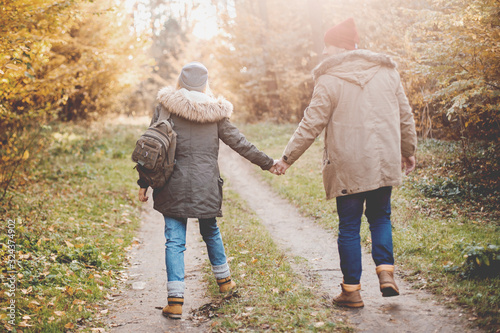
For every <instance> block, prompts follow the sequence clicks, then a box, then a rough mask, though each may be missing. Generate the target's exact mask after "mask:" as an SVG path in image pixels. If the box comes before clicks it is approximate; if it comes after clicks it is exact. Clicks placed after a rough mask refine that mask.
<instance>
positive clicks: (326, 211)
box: [238, 123, 500, 332]
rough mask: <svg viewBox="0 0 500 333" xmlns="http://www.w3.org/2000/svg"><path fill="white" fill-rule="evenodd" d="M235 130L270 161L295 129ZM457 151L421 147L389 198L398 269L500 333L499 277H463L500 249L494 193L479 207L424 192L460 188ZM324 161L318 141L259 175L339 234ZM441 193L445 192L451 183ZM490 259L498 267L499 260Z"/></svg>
mask: <svg viewBox="0 0 500 333" xmlns="http://www.w3.org/2000/svg"><path fill="white" fill-rule="evenodd" d="M238 126H239V128H240V129H241V130H242V131H243V132H244V134H245V135H246V136H247V138H248V139H249V140H250V141H251V142H253V143H254V144H256V145H257V146H258V147H259V148H260V149H262V150H263V151H264V152H266V153H267V154H268V155H270V156H273V157H274V158H279V157H280V156H281V154H282V152H283V149H284V147H285V146H286V144H287V142H288V140H289V139H290V136H291V135H292V134H293V132H294V130H295V128H296V125H290V124H286V125H276V124H271V123H259V124H250V125H244V124H240V125H238ZM270 134H271V135H270ZM458 151H459V146H458V144H454V143H451V142H443V141H437V140H427V141H421V142H419V150H418V153H417V159H418V163H417V169H416V171H415V172H414V173H412V174H410V176H409V177H405V179H404V184H403V185H402V186H400V187H397V188H395V189H394V191H393V196H392V211H393V215H392V222H393V235H394V251H395V258H396V264H397V265H398V266H399V267H400V268H402V269H403V270H404V271H405V272H407V274H408V275H407V276H406V278H407V279H408V280H410V281H412V282H414V287H415V288H426V289H428V290H430V291H432V292H434V293H435V294H436V295H439V297H440V299H441V300H442V301H443V302H445V303H447V304H448V305H450V306H454V305H455V304H459V305H461V306H463V307H464V308H466V309H469V310H470V312H471V315H470V317H469V318H468V319H469V320H470V322H471V324H476V325H478V326H480V327H483V328H485V329H487V330H488V331H491V332H496V331H497V330H498V329H500V316H499V313H500V312H499V311H500V308H499V305H500V292H499V291H500V272H498V270H497V271H496V273H495V272H494V271H493V273H492V274H489V276H486V277H484V276H483V277H480V276H472V277H471V276H466V274H464V272H465V268H467V267H468V266H470V264H471V263H470V261H471V260H470V259H474V261H476V260H477V262H476V263H475V264H474V265H475V268H476V269H481V268H488V267H487V264H491V263H490V262H489V261H491V256H490V260H489V261H488V258H486V257H485V255H486V252H487V251H489V250H491V251H494V249H498V245H499V243H500V239H499V237H498V235H499V231H500V230H499V229H500V224H499V221H498V220H496V219H495V217H496V216H497V213H498V212H497V208H493V206H492V202H493V201H495V199H494V198H493V197H492V196H493V195H494V191H486V192H485V193H484V195H481V192H479V193H478V195H477V196H476V197H475V198H476V199H478V200H479V201H478V200H469V199H468V197H467V196H458V195H455V194H456V193H457V191H456V190H454V191H449V192H446V191H444V193H445V194H449V195H443V196H429V195H428V193H429V192H431V191H426V189H428V188H431V189H435V188H436V187H437V188H439V186H440V184H442V182H441V183H440V181H441V180H440V179H442V178H443V177H445V175H446V176H447V177H449V179H451V180H450V182H451V181H452V180H453V181H455V182H457V183H458V180H456V179H458V177H456V176H455V175H450V174H449V173H450V171H449V170H450V169H449V168H446V165H449V164H450V163H451V162H453V163H455V164H456V163H458V162H457V161H458V157H459V153H458ZM322 154H323V138H322V137H320V138H318V139H316V142H315V143H314V144H313V145H312V146H311V148H309V149H308V150H307V151H306V152H305V153H304V155H303V156H302V157H301V158H300V159H299V160H298V161H297V162H296V163H295V164H294V165H293V166H292V167H291V168H290V169H289V170H288V171H287V173H286V175H285V176H281V177H276V176H274V175H271V174H269V173H260V174H261V176H262V177H263V179H264V180H265V181H267V182H268V183H269V184H270V185H271V186H272V187H273V188H274V189H275V190H276V191H277V192H278V193H280V195H282V196H283V197H285V198H287V199H288V200H290V201H291V202H292V203H294V204H295V205H296V206H297V207H298V208H299V210H300V211H301V212H302V213H303V214H305V215H306V216H309V217H313V218H314V219H315V220H316V221H317V222H318V223H319V224H320V225H322V226H323V227H324V228H326V229H337V228H338V218H337V214H336V205H335V200H332V201H326V200H325V194H324V189H323V180H322V175H321V169H322V167H321V165H322V161H321V159H322V156H323V155H322ZM442 186H445V189H447V188H449V182H448V183H446V184H444V185H442ZM442 192H443V191H441V192H440V193H442ZM492 193H493V194H492ZM481 196H482V197H484V198H481ZM481 200H483V201H481ZM496 201H498V197H497V199H496ZM496 207H498V206H496ZM483 208H487V209H485V210H484V211H483ZM364 222H366V221H365V220H364ZM362 242H363V244H364V246H365V247H367V248H368V249H369V248H370V243H371V240H370V235H369V231H368V224H367V223H363V224H362ZM488 244H489V246H488ZM471 249H473V250H471ZM474 249H476V251H478V253H476V254H475V253H474ZM497 252H498V251H497ZM472 256H474V257H472ZM495 256H497V259H496V260H497V263H498V260H499V259H498V253H497V254H493V258H495ZM485 258H486V259H485ZM496 267H498V266H496ZM491 269H494V268H493V267H491ZM490 273H491V272H490Z"/></svg>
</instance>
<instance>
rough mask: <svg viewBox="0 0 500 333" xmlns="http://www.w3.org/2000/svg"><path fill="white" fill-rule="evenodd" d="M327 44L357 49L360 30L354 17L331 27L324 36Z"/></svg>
mask: <svg viewBox="0 0 500 333" xmlns="http://www.w3.org/2000/svg"><path fill="white" fill-rule="evenodd" d="M324 41H325V44H328V45H333V46H336V47H340V48H343V49H346V50H355V49H356V48H357V43H359V36H358V30H357V29H356V25H355V24H354V19H353V18H352V17H350V18H348V19H347V20H345V21H344V22H341V23H339V24H337V25H335V26H333V27H331V28H330V29H329V30H328V31H327V32H326V33H325V38H324Z"/></svg>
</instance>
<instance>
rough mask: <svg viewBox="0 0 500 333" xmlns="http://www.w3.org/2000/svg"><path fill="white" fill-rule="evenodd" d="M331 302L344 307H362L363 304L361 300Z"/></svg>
mask: <svg viewBox="0 0 500 333" xmlns="http://www.w3.org/2000/svg"><path fill="white" fill-rule="evenodd" d="M333 304H335V305H338V306H342V307H344V308H362V307H364V306H365V304H364V303H363V302H356V303H337V302H333Z"/></svg>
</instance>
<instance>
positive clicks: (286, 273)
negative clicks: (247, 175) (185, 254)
mask: <svg viewBox="0 0 500 333" xmlns="http://www.w3.org/2000/svg"><path fill="white" fill-rule="evenodd" d="M226 187H227V186H226ZM224 195H225V199H224V217H223V218H221V219H219V226H220V229H221V232H222V235H223V239H224V243H225V247H226V253H227V255H228V258H229V262H230V266H231V272H232V277H233V279H234V280H235V281H236V283H237V284H238V289H237V292H236V293H234V294H232V295H230V296H226V295H221V294H220V293H219V291H218V286H217V285H216V284H215V283H212V282H213V276H212V273H211V272H210V270H209V269H207V270H206V278H207V279H208V280H209V281H210V289H209V292H210V294H211V295H212V297H213V299H214V301H213V303H212V306H211V309H210V311H209V312H210V314H209V316H213V321H212V330H213V331H214V332H248V331H264V330H271V331H278V332H351V331H352V329H351V328H349V326H348V325H346V323H345V318H344V317H343V316H342V315H341V314H340V311H338V310H336V309H335V308H332V307H331V303H330V302H327V301H325V300H324V299H323V298H321V297H320V296H318V295H316V294H314V293H313V292H312V291H311V289H310V288H307V286H306V285H305V284H304V282H302V281H301V278H300V276H298V275H297V274H295V273H294V272H293V270H292V268H291V266H290V263H289V262H290V261H293V260H299V258H290V257H288V256H287V254H286V253H284V252H283V251H281V250H280V249H278V248H277V246H276V245H275V243H274V242H273V240H272V238H271V236H270V235H269V233H268V231H267V229H266V228H265V227H264V226H263V225H262V224H261V223H260V221H259V219H258V217H257V216H256V214H255V213H254V212H253V211H251V210H250V209H249V208H248V207H247V206H246V204H245V203H244V201H242V199H241V198H239V196H238V194H236V193H234V192H232V191H230V190H227V189H225V194H224Z"/></svg>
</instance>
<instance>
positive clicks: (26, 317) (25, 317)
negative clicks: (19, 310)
mask: <svg viewBox="0 0 500 333" xmlns="http://www.w3.org/2000/svg"><path fill="white" fill-rule="evenodd" d="M23 319H24V320H30V319H31V317H30V316H28V315H26V316H23Z"/></svg>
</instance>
